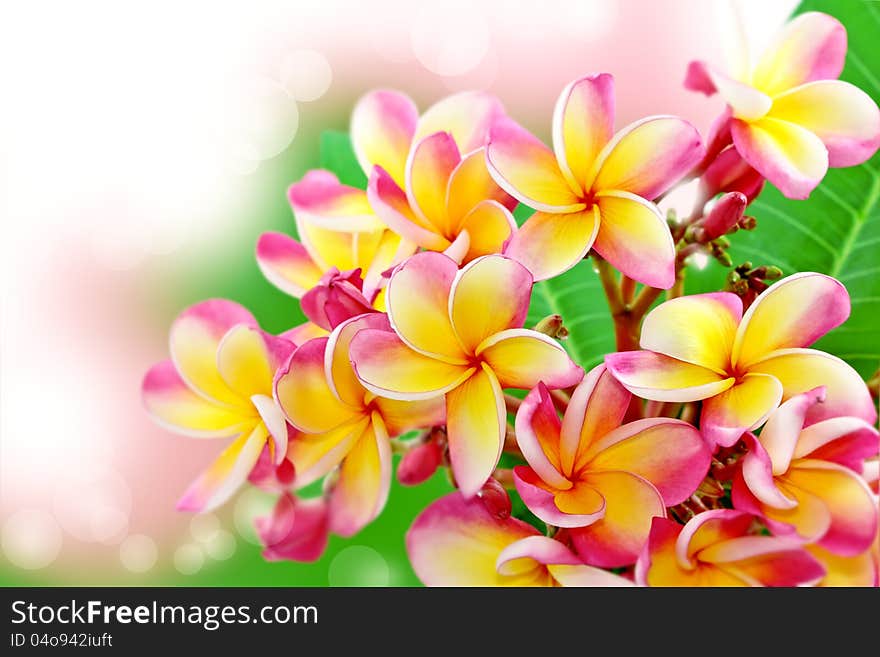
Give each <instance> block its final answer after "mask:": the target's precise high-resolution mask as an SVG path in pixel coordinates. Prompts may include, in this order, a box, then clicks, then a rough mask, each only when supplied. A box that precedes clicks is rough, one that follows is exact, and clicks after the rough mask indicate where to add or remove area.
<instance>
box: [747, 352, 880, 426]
mask: <svg viewBox="0 0 880 657" xmlns="http://www.w3.org/2000/svg"><path fill="white" fill-rule="evenodd" d="M749 371H750V372H762V373H764V374H769V375H770V376H775V377H776V378H777V379H779V382H780V383H782V389H783V399H790V398H791V397H793V396H794V395H797V394H800V393H802V392H806V391H807V390H812V389H813V388H817V387H819V386H825V401H824V402H823V403H822V404H815V405H814V406H813V407H812V408H811V409H810V410H809V411H808V412H807V417H806V420H805V423H806V424H808V425H809V424H813V423H814V422H818V421H819V420H824V419H826V418H829V417H836V416H841V415H850V416H853V417H859V418H862V419H863V420H865V421H866V422H868V423H869V424H873V423H874V422H876V421H877V409H876V407H875V405H874V402H873V400H872V399H871V393H870V392H869V391H868V386H866V385H865V382H864V381H862V378H861V377H860V376H859V374H858V372H856V371H855V370H854V369H853V368H852V367H850V366H849V365H848V364H846V363H845V362H844V361H842V360H840V359H839V358H837V357H836V356H832V355H831V354H826V353H824V352H822V351H816V350H815V349H780V350H779V351H774V352H772V353H771V354H770V355H769V356H768V357H767V358H765V359H764V360H761V361H759V362H757V363H754V364H752V365H750V366H749Z"/></svg>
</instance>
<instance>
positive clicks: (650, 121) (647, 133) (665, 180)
mask: <svg viewBox="0 0 880 657" xmlns="http://www.w3.org/2000/svg"><path fill="white" fill-rule="evenodd" d="M704 153H705V149H704V148H703V142H702V140H701V139H700V133H699V132H697V129H696V128H694V126H692V125H691V124H690V123H688V122H687V121H685V120H684V119H680V118H678V117H676V116H650V117H648V118H645V119H642V120H640V121H636V122H635V123H631V124H630V125H628V126H627V127H625V128H623V129H622V130H621V131H620V132H618V133H617V134H616V135H615V136H614V138H613V139H612V140H611V141H610V142H608V144H606V145H605V147H604V148H603V149H602V152H601V153H600V154H599V156H598V158H597V160H596V164H595V168H594V169H593V170H594V171H596V172H597V173H596V174H595V176H596V177H595V179H593V180H588V181H587V185H588V187H589V188H590V189H592V190H593V191H595V192H601V191H605V190H617V191H623V192H630V193H632V194H635V195H637V196H641V197H643V198H645V199H648V200H649V201H651V200H654V199H655V198H657V197H658V196H660V194H662V193H663V192H665V191H667V190H668V189H670V188H671V187H672V186H673V185H674V184H675V183H677V182H678V181H679V180H681V178H682V177H684V175H685V174H687V173H688V172H689V171H690V170H691V169H692V168H693V167H694V165H696V164H697V162H699V161H700V160H701V159H702V158H703V155H704Z"/></svg>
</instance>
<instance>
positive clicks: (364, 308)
mask: <svg viewBox="0 0 880 657" xmlns="http://www.w3.org/2000/svg"><path fill="white" fill-rule="evenodd" d="M363 285H364V281H363V279H362V278H361V270H360V269H352V270H349V271H344V272H341V271H339V270H338V269H337V268H336V267H333V268H332V269H330V270H329V271H328V272H327V273H326V274H324V275H323V276H322V277H321V280H320V281H318V284H317V285H316V286H315V287H313V288H312V289H311V290H309V291H308V292H306V293H305V294H304V295H303V298H302V299H301V300H300V304H301V306H302V310H303V312H304V313H305V315H306V317H308V318H309V319H310V320H311V321H312V322H313V323H314V324H317V325H318V326H320V327H321V328H323V329H326V330H328V331H332V330H333V329H334V328H336V327H337V326H338V325H339V324H341V323H342V322H344V321H345V320H347V319H351V318H352V317H357V316H358V315H363V314H364V313H370V312H376V309H375V308H373V305H372V304H371V303H370V301H369V299H367V298H366V297H365V296H364V295H363Z"/></svg>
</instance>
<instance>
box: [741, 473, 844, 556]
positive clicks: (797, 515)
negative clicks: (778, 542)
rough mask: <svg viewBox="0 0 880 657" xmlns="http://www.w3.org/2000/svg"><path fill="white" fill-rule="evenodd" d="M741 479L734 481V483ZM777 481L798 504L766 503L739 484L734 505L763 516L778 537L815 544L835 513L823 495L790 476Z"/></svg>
mask: <svg viewBox="0 0 880 657" xmlns="http://www.w3.org/2000/svg"><path fill="white" fill-rule="evenodd" d="M738 481H739V480H738V479H735V480H734V486H737V483H738ZM743 481H744V480H743ZM777 484H778V486H779V489H780V491H781V492H782V494H783V495H785V497H786V498H787V499H789V500H794V502H795V504H794V506H790V507H788V508H786V507H778V506H771V505H769V504H763V503H762V502H761V501H760V500H759V499H758V498H757V497H756V496H754V495H753V492H752V491H751V490H746V489H745V487H744V486H739V490H737V495H736V498H734V505H735V506H736V507H737V508H741V509H743V510H745V511H749V512H751V513H754V514H756V515H758V516H760V517H762V518H763V520H764V524H765V525H767V527H768V528H769V529H770V531H771V532H773V533H774V534H776V535H777V536H783V537H787V538H791V539H795V540H798V541H800V542H802V543H813V542H815V541H817V540H819V539H820V538H822V536H824V535H825V534H826V533H828V528H829V527H830V526H831V513H830V511H829V509H828V506H827V505H826V504H825V503H824V502H823V500H822V499H821V498H819V497H817V496H816V495H813V494H812V493H810V492H808V491H805V490H802V489H800V488H798V487H796V486H792V485H791V484H790V483H789V482H788V481H787V479H786V478H778V479H777ZM731 492H732V490H731Z"/></svg>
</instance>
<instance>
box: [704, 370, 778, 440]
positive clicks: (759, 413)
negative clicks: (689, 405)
mask: <svg viewBox="0 0 880 657" xmlns="http://www.w3.org/2000/svg"><path fill="white" fill-rule="evenodd" d="M780 401H782V384H781V383H779V380H778V379H776V378H775V377H772V376H767V375H764V374H756V373H749V374H746V375H745V376H744V377H743V378H742V379H740V380H739V381H738V382H737V383H736V384H735V385H733V386H732V387H731V388H729V389H727V390H725V391H724V392H722V393H720V394H717V395H715V396H714V397H711V398H709V399H706V400H705V401H704V402H703V411H702V413H701V415H700V429H701V431H702V432H703V435H704V436H705V437H706V440H708V441H709V442H710V443H712V444H718V445H721V446H722V447H730V446H731V445H733V444H734V443H735V442H736V441H737V440H739V439H740V438H741V437H742V435H743V433H745V432H746V431H750V430H751V429H754V428H755V427H758V426H760V425H762V424H763V423H764V421H765V420H766V419H767V418H768V417H769V416H770V413H772V412H773V411H774V410H776V407H777V406H779V402H780Z"/></svg>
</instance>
